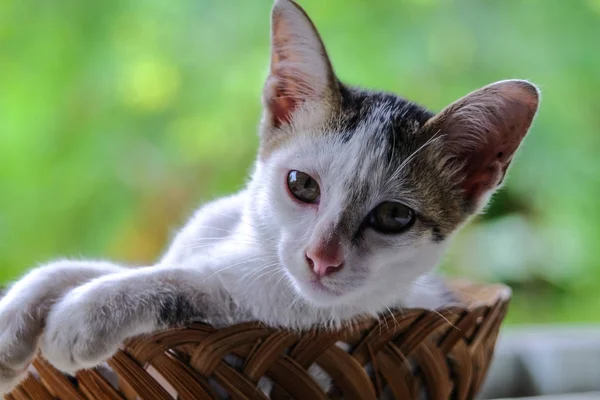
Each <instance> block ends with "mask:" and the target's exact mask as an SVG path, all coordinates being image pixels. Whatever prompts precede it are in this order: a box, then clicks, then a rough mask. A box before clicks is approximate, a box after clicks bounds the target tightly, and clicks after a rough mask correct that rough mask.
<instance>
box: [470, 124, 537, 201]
mask: <svg viewBox="0 0 600 400" xmlns="http://www.w3.org/2000/svg"><path fill="white" fill-rule="evenodd" d="M508 131H509V132H499V133H497V134H492V135H489V136H488V143H486V144H485V145H484V147H483V149H482V150H479V151H472V152H468V153H467V154H465V155H464V158H465V159H466V164H465V167H464V172H465V175H466V179H465V180H464V182H463V188H464V190H465V194H466V196H467V198H470V199H476V198H478V197H480V196H482V195H483V194H484V193H485V192H487V191H489V190H492V189H494V188H495V187H496V186H498V185H500V184H501V183H502V181H503V179H504V176H505V174H506V170H507V169H508V167H509V165H510V163H511V161H512V158H513V155H514V153H515V152H516V151H517V149H518V147H519V144H520V143H521V141H522V139H523V137H524V136H525V133H526V132H527V128H523V127H520V128H517V127H516V125H513V126H510V127H509V128H508ZM502 139H504V140H502Z"/></svg>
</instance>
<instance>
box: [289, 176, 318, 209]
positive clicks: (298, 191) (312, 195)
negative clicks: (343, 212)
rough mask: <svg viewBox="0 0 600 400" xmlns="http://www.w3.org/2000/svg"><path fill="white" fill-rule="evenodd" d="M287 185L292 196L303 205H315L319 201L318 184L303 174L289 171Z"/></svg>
mask: <svg viewBox="0 0 600 400" xmlns="http://www.w3.org/2000/svg"><path fill="white" fill-rule="evenodd" d="M287 185H288V189H289V190H290V193H291V194H292V196H294V197H295V198H296V199H297V200H299V201H301V202H303V203H316V202H317V201H318V200H319V195H320V194H321V190H320V189H319V184H318V183H317V181H316V180H315V179H313V178H312V177H311V176H310V175H308V174H307V173H305V172H300V171H290V172H289V173H288V177H287Z"/></svg>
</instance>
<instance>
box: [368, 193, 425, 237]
mask: <svg viewBox="0 0 600 400" xmlns="http://www.w3.org/2000/svg"><path fill="white" fill-rule="evenodd" d="M414 220H415V213H414V211H413V210H412V209H410V208H409V207H407V206H405V205H404V204H402V203H398V202H394V201H386V202H384V203H381V204H380V205H378V206H377V207H375V208H374V209H373V210H372V211H371V212H370V213H369V215H368V216H367V220H366V222H367V224H368V225H369V226H370V227H371V228H373V229H375V230H376V231H378V232H381V233H389V234H393V233H402V232H404V231H406V230H407V229H408V228H410V227H411V226H412V224H413V222H414Z"/></svg>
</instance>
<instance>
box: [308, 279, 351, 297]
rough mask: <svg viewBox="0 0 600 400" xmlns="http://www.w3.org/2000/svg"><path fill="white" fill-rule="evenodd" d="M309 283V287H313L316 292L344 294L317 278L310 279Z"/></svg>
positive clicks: (334, 294)
mask: <svg viewBox="0 0 600 400" xmlns="http://www.w3.org/2000/svg"><path fill="white" fill-rule="evenodd" d="M310 283H311V287H312V288H313V290H315V291H317V292H322V293H326V294H329V295H332V296H341V295H343V294H344V293H343V292H342V291H341V290H337V289H333V288H330V287H328V286H326V285H325V284H324V283H323V282H322V281H321V280H319V279H315V280H312V281H311V282H310Z"/></svg>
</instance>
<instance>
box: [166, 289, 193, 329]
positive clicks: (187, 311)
mask: <svg viewBox="0 0 600 400" xmlns="http://www.w3.org/2000/svg"><path fill="white" fill-rule="evenodd" d="M199 313H200V311H199V310H198V308H197V305H196V304H193V303H192V302H190V300H189V299H188V298H187V297H186V296H185V295H183V294H174V295H169V296H166V297H165V298H164V299H163V300H162V301H161V305H160V309H159V312H158V323H159V324H164V325H167V326H177V325H182V324H185V323H187V322H189V321H191V320H192V319H195V318H200V317H202V315H199Z"/></svg>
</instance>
